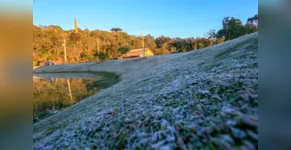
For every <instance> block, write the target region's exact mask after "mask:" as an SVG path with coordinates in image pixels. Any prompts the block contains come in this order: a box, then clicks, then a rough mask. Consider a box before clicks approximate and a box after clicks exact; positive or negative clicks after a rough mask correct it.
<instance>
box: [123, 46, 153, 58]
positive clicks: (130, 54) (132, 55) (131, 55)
mask: <svg viewBox="0 0 291 150" xmlns="http://www.w3.org/2000/svg"><path fill="white" fill-rule="evenodd" d="M154 55H155V54H154V52H153V51H152V50H151V49H149V48H145V52H144V56H143V50H142V48H140V49H132V50H130V51H129V52H127V53H126V54H124V55H122V56H121V58H122V59H127V58H137V57H148V56H154Z"/></svg>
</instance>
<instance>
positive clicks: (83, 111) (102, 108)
mask: <svg viewBox="0 0 291 150" xmlns="http://www.w3.org/2000/svg"><path fill="white" fill-rule="evenodd" d="M71 71H105V72H114V73H116V74H118V75H120V82H119V83H117V84H115V85H113V86H112V87H109V88H107V89H104V90H102V91H101V92H99V93H97V94H95V95H92V96H91V97H88V98H86V99H85V100H83V101H81V102H80V103H78V104H76V105H73V106H72V107H69V108H67V109H65V110H64V111H61V112H60V113H58V114H56V115H54V116H52V117H50V118H47V119H45V120H42V121H40V122H38V123H37V124H35V125H34V126H33V131H34V133H33V142H34V148H35V149H58V148H61V149H63V148H68V149H122V148H125V149H176V148H178V149H212V148H214V147H216V148H218V147H220V148H221V149H233V148H240V149H257V148H258V143H257V142H258V33H253V34H250V35H246V36H243V37H240V38H238V39H235V40H232V41H228V42H225V43H222V44H218V45H215V46H212V47H209V48H205V49H200V50H198V51H191V52H186V53H177V54H171V55H164V56H154V57H148V58H140V59H130V60H111V61H106V62H103V63H83V64H70V65H59V66H58V65H56V66H46V67H40V68H38V69H36V70H35V71H34V72H71Z"/></svg>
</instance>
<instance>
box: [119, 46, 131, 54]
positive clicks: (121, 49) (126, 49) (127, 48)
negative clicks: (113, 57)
mask: <svg viewBox="0 0 291 150" xmlns="http://www.w3.org/2000/svg"><path fill="white" fill-rule="evenodd" d="M118 51H119V53H120V54H125V53H127V52H128V51H129V47H127V46H123V47H120V48H119V49H118Z"/></svg>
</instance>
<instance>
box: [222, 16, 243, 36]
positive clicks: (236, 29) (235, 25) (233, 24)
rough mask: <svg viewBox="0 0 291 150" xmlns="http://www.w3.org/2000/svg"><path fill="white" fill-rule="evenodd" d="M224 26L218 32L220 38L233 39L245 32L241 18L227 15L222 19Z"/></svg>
mask: <svg viewBox="0 0 291 150" xmlns="http://www.w3.org/2000/svg"><path fill="white" fill-rule="evenodd" d="M222 25H223V28H222V29H221V30H219V31H218V32H217V37H218V38H225V40H231V39H234V38H237V37H239V36H242V35H244V34H245V32H244V27H243V25H242V22H241V20H239V19H236V18H234V17H231V19H229V17H225V18H224V19H223V20H222Z"/></svg>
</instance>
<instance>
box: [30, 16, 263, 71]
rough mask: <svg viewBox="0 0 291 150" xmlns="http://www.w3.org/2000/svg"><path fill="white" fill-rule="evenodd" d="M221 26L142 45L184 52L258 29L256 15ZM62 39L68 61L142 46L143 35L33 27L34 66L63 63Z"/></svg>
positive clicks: (149, 39) (100, 57)
mask: <svg viewBox="0 0 291 150" xmlns="http://www.w3.org/2000/svg"><path fill="white" fill-rule="evenodd" d="M222 26H223V28H222V29H220V30H218V31H217V32H216V31H215V30H210V31H209V32H208V33H207V35H205V36H204V37H198V38H194V37H191V38H178V37H177V38H170V37H167V36H163V35H162V36H159V37H157V38H155V37H153V36H151V35H146V36H144V42H145V47H146V48H150V49H151V50H153V51H154V53H155V55H164V54H170V53H172V52H187V51H191V50H197V49H201V48H204V47H208V46H212V45H214V44H218V43H222V42H224V41H227V40H231V39H234V38H237V37H239V36H242V35H245V34H249V33H252V32H256V31H258V15H255V16H254V17H251V18H249V19H248V20H247V23H246V24H245V25H243V24H242V21H241V20H239V19H237V18H234V17H231V18H230V17H225V18H224V19H223V20H222ZM63 39H66V46H67V59H68V61H69V62H70V63H77V62H88V61H103V60H109V59H114V58H117V57H119V56H121V55H122V54H125V53H127V52H128V51H129V50H130V49H136V48H141V47H142V37H141V36H134V35H129V34H128V33H126V32H123V31H122V29H120V28H112V29H111V32H109V31H102V30H91V31H90V30H88V29H85V30H81V29H78V33H76V32H75V30H63V29H62V28H61V27H59V26H55V25H50V26H33V65H34V66H38V65H43V64H44V62H45V61H53V62H55V63H57V64H58V63H60V64H62V63H63V60H64V59H63V58H64V51H63V46H62V44H63Z"/></svg>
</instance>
